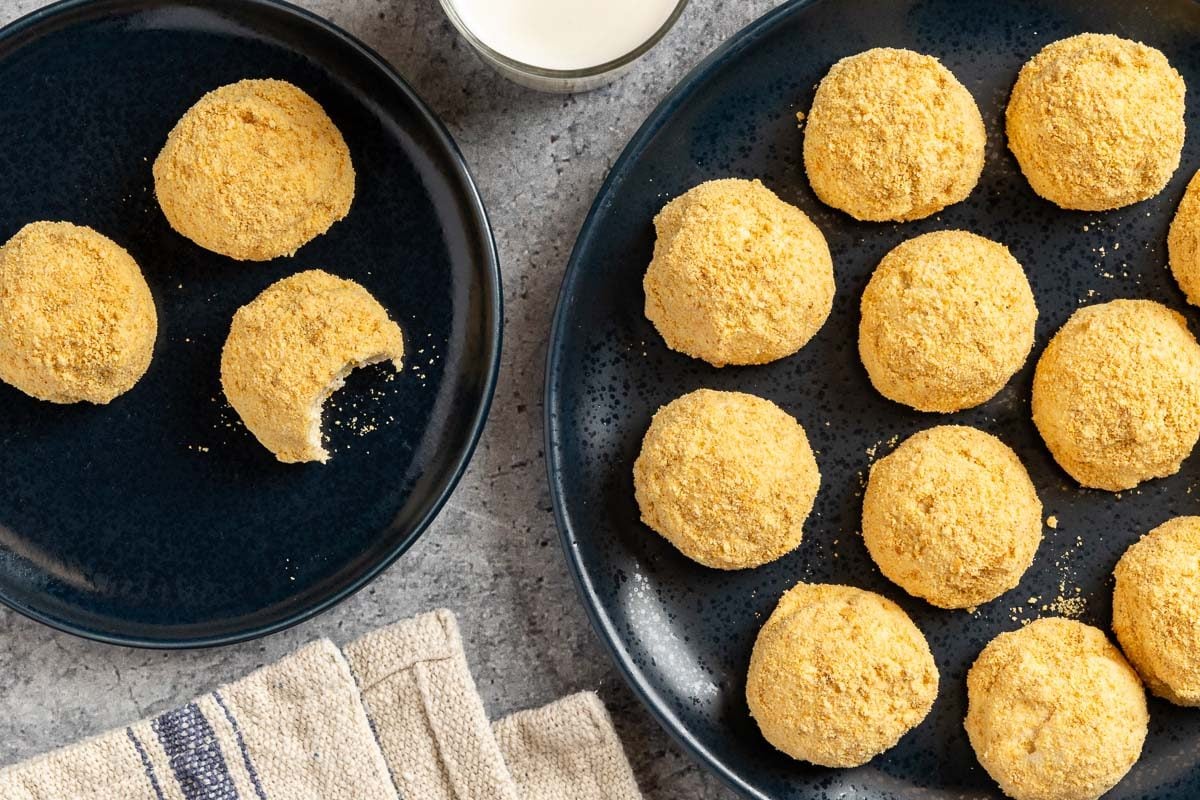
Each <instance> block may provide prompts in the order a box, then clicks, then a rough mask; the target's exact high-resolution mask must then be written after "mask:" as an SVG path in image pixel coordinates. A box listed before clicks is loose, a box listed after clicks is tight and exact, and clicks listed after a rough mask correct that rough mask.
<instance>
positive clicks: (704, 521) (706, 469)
mask: <svg viewBox="0 0 1200 800" xmlns="http://www.w3.org/2000/svg"><path fill="white" fill-rule="evenodd" d="M820 482H821V474H820V473H819V472H818V471H817V461H816V459H815V458H814V457H813V452H812V448H811V447H809V444H808V437H807V436H806V435H805V433H804V428H802V427H800V423H798V422H796V420H795V419H793V418H792V417H791V416H790V415H789V414H788V413H787V412H786V411H784V410H783V409H781V408H780V407H779V406H777V405H775V404H774V403H772V402H771V401H769V400H764V399H762V398H761V397H755V396H753V395H749V394H742V393H741V392H717V391H712V390H709V389H699V390H697V391H694V392H692V393H690V394H685V395H684V396H683V397H680V398H678V399H676V400H673V401H671V402H670V403H668V404H667V405H665V406H663V407H662V408H660V409H659V410H658V413H656V414H655V415H654V419H653V421H652V422H651V423H650V429H649V430H648V431H647V432H646V437H645V439H644V440H643V441H642V450H641V453H640V454H639V455H638V457H637V461H635V462H634V465H633V486H634V493H635V496H636V498H637V504H638V508H640V509H641V513H642V521H643V522H645V523H646V524H647V525H649V526H650V527H651V528H652V529H653V530H655V531H657V532H658V533H659V534H661V535H662V536H663V537H664V538H665V539H667V541H669V542H671V544H673V545H675V546H676V547H677V548H679V551H680V552H681V553H683V554H684V555H685V556H687V557H688V558H690V559H692V560H694V561H698V562H699V563H701V564H703V565H705V566H707V567H715V568H717V569H743V568H746V567H757V566H759V565H760V564H765V563H767V562H768V561H774V560H775V559H777V558H779V557H780V556H782V555H784V554H785V553H789V552H791V551H792V550H795V549H796V547H797V546H799V544H800V538H801V536H802V534H803V532H804V520H805V519H807V518H808V514H809V512H810V511H811V510H812V507H813V501H814V500H815V499H816V496H817V488H818V486H819V485H820Z"/></svg>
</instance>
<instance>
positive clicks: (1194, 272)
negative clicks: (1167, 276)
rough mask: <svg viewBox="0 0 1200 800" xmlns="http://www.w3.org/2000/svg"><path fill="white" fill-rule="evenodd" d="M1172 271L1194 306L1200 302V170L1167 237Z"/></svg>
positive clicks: (1184, 194)
mask: <svg viewBox="0 0 1200 800" xmlns="http://www.w3.org/2000/svg"><path fill="white" fill-rule="evenodd" d="M1167 254H1168V257H1169V260H1170V264H1171V274H1173V275H1174V276H1175V282H1176V283H1178V284H1179V288H1180V289H1182V290H1183V293H1184V294H1185V295H1186V296H1187V299H1188V302H1189V303H1191V304H1192V305H1200V172H1197V173H1196V174H1195V175H1193V176H1192V179H1191V181H1189V182H1188V185H1187V191H1185V192H1184V193H1183V199H1182V200H1180V201H1179V208H1178V209H1177V210H1176V211H1175V218H1174V219H1172V220H1171V231H1170V234H1169V235H1168V236H1167Z"/></svg>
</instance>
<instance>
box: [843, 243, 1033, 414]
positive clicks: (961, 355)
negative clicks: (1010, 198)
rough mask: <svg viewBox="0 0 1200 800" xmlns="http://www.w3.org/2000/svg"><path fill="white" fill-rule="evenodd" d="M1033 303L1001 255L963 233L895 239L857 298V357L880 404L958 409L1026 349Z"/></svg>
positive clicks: (1005, 375) (1019, 360)
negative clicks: (884, 399)
mask: <svg viewBox="0 0 1200 800" xmlns="http://www.w3.org/2000/svg"><path fill="white" fill-rule="evenodd" d="M1037 315H1038V311H1037V305H1036V304H1035V303H1034V299H1033V290H1032V289H1030V288H1029V281H1028V280H1027V279H1026V277H1025V271H1024V270H1023V269H1022V268H1021V265H1020V264H1019V263H1017V260H1016V259H1015V258H1013V256H1012V254H1011V253H1010V252H1009V251H1008V248H1007V247H1005V246H1004V245H1002V244H997V243H996V242H993V241H991V240H990V239H985V238H983V237H982V236H977V235H975V234H973V233H968V232H966V231H936V232H934V233H926V234H924V235H922V236H918V237H916V238H914V239H909V240H908V241H906V242H902V243H901V244H899V245H898V246H896V248H895V249H893V250H892V251H891V252H890V253H888V254H887V255H886V256H884V258H883V260H882V261H880V262H879V266H878V267H876V269H875V272H874V274H873V275H872V276H871V280H870V282H869V283H868V284H867V288H866V291H864V292H863V298H862V321H861V323H860V325H859V329H858V351H859V356H860V358H862V362H863V365H864V366H865V367H866V368H867V374H868V375H869V376H870V378H871V383H872V384H874V386H875V388H876V389H877V390H878V391H879V393H880V394H882V395H883V396H884V397H887V398H888V399H890V400H895V401H896V402H897V403H903V404H904V405H906V406H911V407H913V408H915V409H917V410H919V411H940V412H949V411H958V410H960V409H964V408H970V407H972V406H977V405H979V404H980V403H983V402H985V401H987V400H990V399H991V398H992V397H994V396H995V395H996V393H997V392H999V391H1000V390H1001V389H1002V388H1004V385H1005V384H1006V383H1008V381H1009V379H1010V378H1012V376H1013V375H1014V374H1015V373H1016V371H1017V370H1019V369H1020V368H1021V365H1022V364H1024V363H1025V359H1026V358H1028V356H1029V351H1030V349H1032V347H1033V334H1034V326H1035V324H1036V323H1037Z"/></svg>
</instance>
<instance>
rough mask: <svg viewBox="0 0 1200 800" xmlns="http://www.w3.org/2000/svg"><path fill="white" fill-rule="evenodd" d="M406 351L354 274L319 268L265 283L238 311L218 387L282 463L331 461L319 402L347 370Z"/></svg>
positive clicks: (395, 360)
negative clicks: (348, 276) (346, 276)
mask: <svg viewBox="0 0 1200 800" xmlns="http://www.w3.org/2000/svg"><path fill="white" fill-rule="evenodd" d="M403 354H404V337H403V335H402V334H401V332H400V327H399V326H398V325H397V324H396V323H395V322H392V320H391V319H389V318H388V313H387V310H386V309H384V307H383V306H382V305H380V304H379V301H378V300H376V299H375V298H374V297H372V296H371V294H370V293H369V292H368V291H367V290H366V289H364V288H363V287H362V286H360V285H359V284H357V283H355V282H354V281H350V280H346V279H344V278H338V277H336V276H334V275H330V274H329V273H328V272H323V271H321V270H319V269H313V270H308V271H307V272H300V273H297V274H295V275H292V276H290V277H287V278H284V279H282V280H280V281H276V282H275V283H273V284H271V285H270V286H268V287H267V288H266V289H264V290H263V291H262V293H261V294H259V295H258V297H256V298H254V300H252V301H250V302H249V303H247V304H246V305H244V306H242V307H241V308H239V309H238V310H237V313H236V314H234V315H233V324H232V325H231V326H230V328H229V336H228V337H227V338H226V339H225V347H224V348H223V349H222V351H221V386H222V388H223V389H224V390H225V397H226V398H228V400H229V404H230V405H231V406H233V408H234V410H235V411H237V413H238V416H239V417H241V418H242V422H244V423H245V425H246V427H247V428H248V429H249V430H250V432H251V433H253V434H254V436H255V438H257V439H258V441H259V442H261V443H262V445H263V447H265V448H267V449H268V450H270V451H271V452H272V453H274V454H275V457H276V458H277V459H279V460H280V461H282V462H284V463H297V462H303V461H320V462H322V463H324V462H326V461H328V460H329V453H328V451H326V450H325V447H324V446H323V445H322V442H321V408H322V406H323V404H324V403H325V400H326V399H328V398H329V396H330V395H332V394H333V393H334V392H335V391H337V390H338V389H340V388H341V387H342V385H343V384H344V383H345V380H346V376H347V375H348V374H349V373H350V371H351V370H353V369H355V368H356V367H360V366H363V365H365V364H376V363H379V362H381V361H391V362H392V364H393V365H394V366H395V368H396V371H397V372H399V371H400V362H401V358H402V357H403Z"/></svg>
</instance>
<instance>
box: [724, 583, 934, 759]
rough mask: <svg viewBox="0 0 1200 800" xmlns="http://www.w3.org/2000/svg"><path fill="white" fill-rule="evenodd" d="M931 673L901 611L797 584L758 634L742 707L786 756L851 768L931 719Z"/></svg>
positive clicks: (920, 639)
mask: <svg viewBox="0 0 1200 800" xmlns="http://www.w3.org/2000/svg"><path fill="white" fill-rule="evenodd" d="M937 690H938V671H937V666H936V665H935V664H934V661H933V654H932V653H931V652H930V651H929V644H928V643H927V642H926V641H925V637H924V636H923V635H922V634H921V631H920V630H919V629H918V628H917V626H916V625H914V624H913V622H912V620H911V619H909V617H908V615H907V614H905V613H904V610H903V609H901V608H900V606H898V605H896V604H895V603H893V602H892V601H891V600H888V599H887V598H886V597H881V596H880V595H877V594H874V593H873V592H867V591H864V590H862V589H856V588H853V587H850V586H834V585H829V584H819V583H817V584H807V583H800V584H797V585H796V586H795V587H793V588H792V589H790V590H789V591H788V592H787V593H786V594H784V595H783V598H782V599H780V601H779V605H778V606H776V608H775V611H774V612H773V613H772V614H771V616H770V618H769V619H768V620H767V623H766V624H765V625H763V627H762V630H761V631H759V633H758V639H757V640H755V642H754V651H753V653H752V654H751V656H750V674H749V676H748V677H747V679H746V700H747V702H748V703H749V705H750V714H751V715H752V716H753V717H754V720H755V722H757V723H758V727H759V730H761V731H762V734H763V737H765V738H766V740H767V741H768V742H770V743H771V744H773V745H774V746H775V747H777V748H778V749H779V750H782V751H783V752H784V753H787V754H788V755H789V756H791V757H792V758H796V759H800V760H802V761H810V762H812V763H813V764H819V765H821V766H825V767H856V766H858V765H860V764H865V763H866V762H868V761H870V760H871V759H872V758H874V757H875V756H876V755H878V754H879V753H882V752H884V751H885V750H888V749H890V748H891V747H893V746H895V744H896V743H897V742H898V741H900V737H901V736H903V735H904V734H906V733H908V732H909V731H910V730H912V729H913V728H914V727H916V726H917V725H918V724H919V723H920V722H921V720H923V719H925V717H926V715H928V714H929V709H930V708H932V707H933V701H934V699H935V698H936V697H937Z"/></svg>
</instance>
